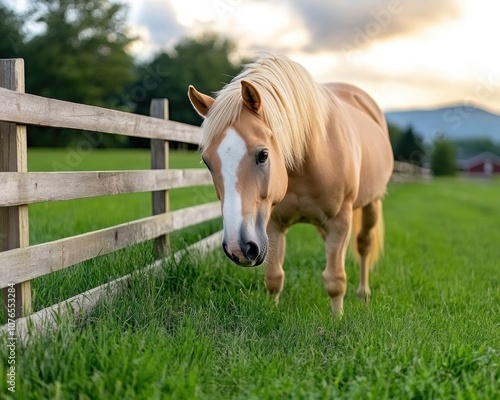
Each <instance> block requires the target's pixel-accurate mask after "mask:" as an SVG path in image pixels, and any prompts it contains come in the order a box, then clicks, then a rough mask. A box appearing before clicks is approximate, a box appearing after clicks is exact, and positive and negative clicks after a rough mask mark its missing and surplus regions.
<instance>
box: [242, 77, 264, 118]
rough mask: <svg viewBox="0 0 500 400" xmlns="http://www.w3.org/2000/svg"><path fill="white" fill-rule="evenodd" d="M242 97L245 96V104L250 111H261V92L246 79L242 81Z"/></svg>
mask: <svg viewBox="0 0 500 400" xmlns="http://www.w3.org/2000/svg"><path fill="white" fill-rule="evenodd" d="M241 97H243V104H245V106H246V107H247V108H249V109H250V111H253V112H254V113H256V114H258V113H259V112H260V109H261V107H262V103H261V100H260V94H259V91H258V90H257V89H256V88H255V86H253V85H252V84H251V83H250V82H247V81H245V80H242V81H241Z"/></svg>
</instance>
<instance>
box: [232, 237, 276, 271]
mask: <svg viewBox="0 0 500 400" xmlns="http://www.w3.org/2000/svg"><path fill="white" fill-rule="evenodd" d="M239 247H240V248H239V251H237V252H234V253H233V252H230V251H229V250H228V247H227V243H226V242H225V241H223V242H222V248H223V250H224V253H225V254H226V256H227V257H228V258H229V259H230V260H231V261H232V262H234V263H235V264H236V265H239V266H240V267H257V266H259V265H261V264H262V263H263V262H264V260H265V259H266V255H267V243H265V245H264V246H263V247H261V246H259V245H258V244H257V243H255V242H252V241H249V242H246V243H240V246H239Z"/></svg>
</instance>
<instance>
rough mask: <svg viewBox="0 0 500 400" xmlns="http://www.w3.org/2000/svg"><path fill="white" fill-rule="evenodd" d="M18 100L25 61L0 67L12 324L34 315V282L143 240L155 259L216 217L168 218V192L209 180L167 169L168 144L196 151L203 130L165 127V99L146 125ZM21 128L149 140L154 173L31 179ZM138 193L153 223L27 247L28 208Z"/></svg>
mask: <svg viewBox="0 0 500 400" xmlns="http://www.w3.org/2000/svg"><path fill="white" fill-rule="evenodd" d="M23 92H24V63H23V60H21V59H10V60H0V228H1V230H0V288H4V289H3V292H4V306H5V305H6V304H7V297H6V296H7V289H5V288H7V286H9V285H15V289H16V307H15V310H16V318H20V317H22V316H29V315H30V314H31V289H30V280H31V279H34V278H37V277H40V276H43V275H46V274H49V273H52V272H54V271H57V270H60V269H63V268H68V267H71V266H73V265H75V264H78V263H80V262H83V261H86V260H89V259H92V258H95V257H97V256H100V255H103V254H107V253H110V252H114V251H116V250H119V249H123V248H125V247H129V246H132V245H134V244H138V243H141V242H144V241H148V240H155V241H156V246H155V248H156V251H157V253H158V256H159V257H160V256H163V255H166V252H167V251H168V234H169V233H171V232H174V231H176V230H179V229H182V228H185V227H188V226H192V225H195V224H199V223H201V222H204V221H208V220H212V219H214V218H217V217H219V216H220V214H221V210H220V205H219V203H218V202H213V203H206V204H201V205H197V206H193V207H188V208H184V209H181V210H177V211H174V212H170V211H169V195H168V191H169V190H170V189H175V188H181V187H191V186H201V185H209V184H211V177H210V174H209V173H208V171H206V170H201V169H182V170H170V169H169V168H168V155H169V145H168V141H171V140H175V141H180V142H184V143H194V144H198V143H199V140H200V129H199V128H198V127H195V126H191V125H187V124H181V123H177V122H174V121H169V120H168V102H167V101H166V100H165V99H155V100H153V102H152V104H151V116H150V117H147V116H141V115H134V114H130V113H125V112H121V111H114V110H108V109H104V108H99V107H93V106H88V105H83V104H75V103H70V102H65V101H60V100H54V99H48V98H44V97H40V96H34V95H30V94H26V93H23ZM26 125H41V126H49V127H56V128H69V129H78V130H86V131H93V132H100V133H108V134H115V135H127V136H136V137H142V138H149V139H151V170H140V171H89V172H70V171H68V172H66V171H65V172H28V171H27V161H26V158H27V151H26ZM136 192H151V193H152V210H153V215H152V216H150V217H147V218H142V219H138V220H135V221H130V222H127V223H124V224H120V225H116V226H112V227H109V228H105V229H100V230H97V231H93V232H87V233H84V234H81V235H76V236H72V237H67V238H63V239H59V240H55V241H51V242H47V243H41V244H37V245H33V246H29V243H28V238H29V223H28V204H32V203H38V202H47V201H59V200H71V199H80V198H86V197H97V196H108V195H115V194H124V193H136ZM203 243H210V245H211V246H212V245H213V243H215V241H214V239H211V240H208V241H204V242H203ZM204 246H205V245H204ZM205 247H206V246H205ZM71 301H72V302H74V301H75V300H74V298H73V299H72V300H71Z"/></svg>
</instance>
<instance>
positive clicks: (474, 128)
mask: <svg viewBox="0 0 500 400" xmlns="http://www.w3.org/2000/svg"><path fill="white" fill-rule="evenodd" d="M385 116H386V118H387V121H388V122H389V123H391V124H394V125H397V126H399V127H401V128H407V127H408V126H409V125H412V126H413V128H414V131H415V132H417V133H418V134H420V135H421V136H423V138H424V141H426V142H431V141H432V140H433V139H434V138H436V136H437V135H443V134H444V136H445V137H446V138H448V139H450V140H460V139H474V138H490V139H492V140H493V141H494V142H496V143H500V115H497V114H493V113H491V112H488V111H486V110H483V109H481V108H477V107H472V106H461V105H457V106H451V107H442V108H437V109H429V110H408V111H388V112H386V113H385Z"/></svg>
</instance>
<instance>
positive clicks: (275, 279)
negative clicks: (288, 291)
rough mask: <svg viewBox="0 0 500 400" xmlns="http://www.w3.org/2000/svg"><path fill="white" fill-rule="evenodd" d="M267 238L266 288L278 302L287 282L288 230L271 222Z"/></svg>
mask: <svg viewBox="0 0 500 400" xmlns="http://www.w3.org/2000/svg"><path fill="white" fill-rule="evenodd" d="M267 236H268V239H269V250H268V253H267V258H266V287H267V290H268V291H269V294H270V295H271V296H273V297H274V300H275V301H276V302H278V300H279V296H280V294H281V291H282V290H283V284H284V281H285V271H284V270H283V261H284V259H285V251H286V230H283V229H280V228H279V227H277V226H276V225H275V224H274V223H273V221H270V222H269V225H268V227H267Z"/></svg>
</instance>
